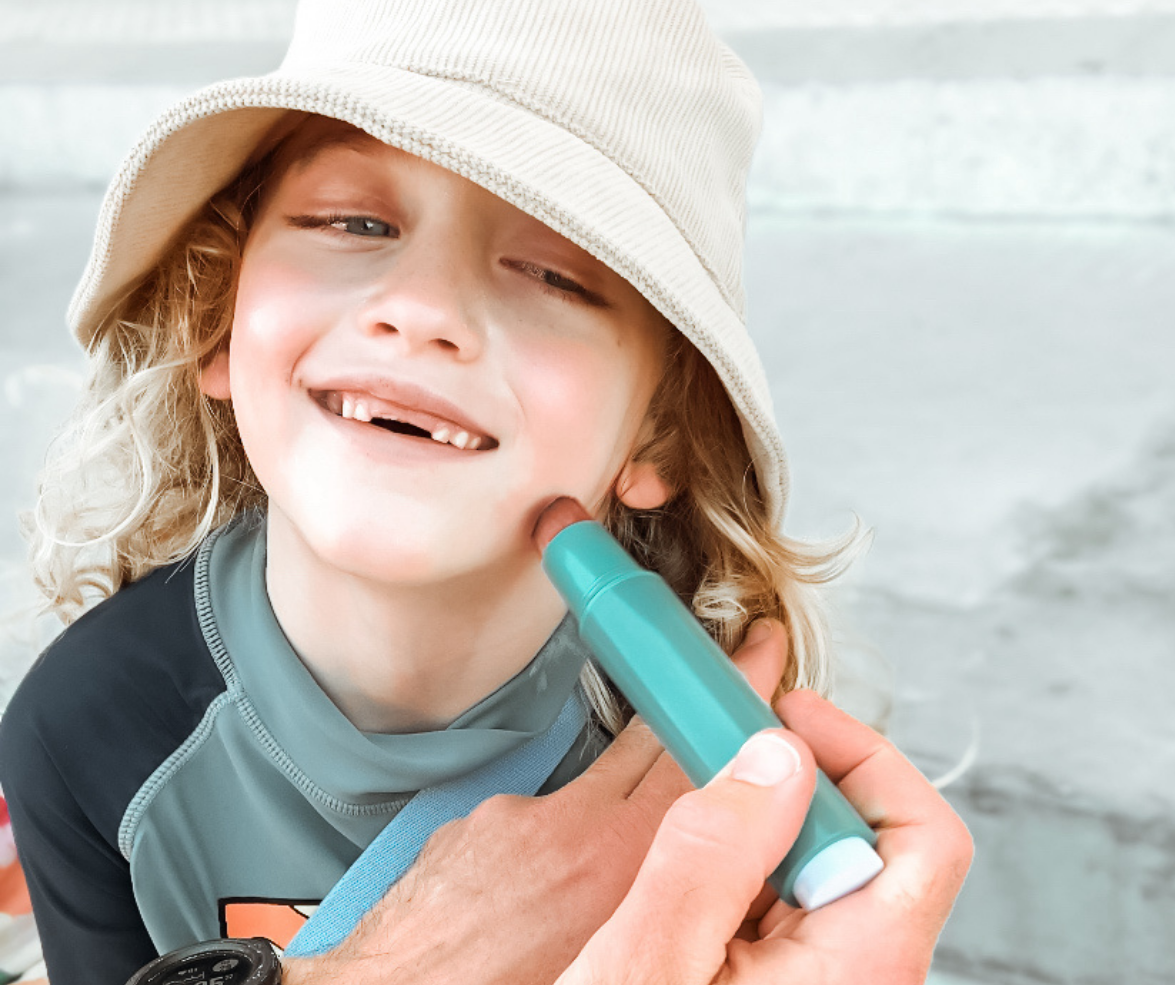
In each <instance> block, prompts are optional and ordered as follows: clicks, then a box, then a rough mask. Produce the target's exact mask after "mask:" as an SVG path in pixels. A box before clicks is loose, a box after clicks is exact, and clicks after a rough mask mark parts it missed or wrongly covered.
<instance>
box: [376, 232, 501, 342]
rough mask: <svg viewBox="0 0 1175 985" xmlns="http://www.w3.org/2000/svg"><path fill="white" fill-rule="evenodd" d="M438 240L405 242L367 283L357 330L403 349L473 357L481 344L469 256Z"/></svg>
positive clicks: (480, 314)
mask: <svg viewBox="0 0 1175 985" xmlns="http://www.w3.org/2000/svg"><path fill="white" fill-rule="evenodd" d="M464 252H465V251H463V250H461V249H460V248H458V247H456V246H455V244H450V243H446V241H445V238H444V237H433V238H431V239H429V240H426V239H425V238H424V237H420V238H419V239H415V240H413V239H411V238H410V239H409V241H408V242H405V243H404V245H403V247H402V248H401V249H400V250H398V251H396V254H395V256H394V258H393V259H391V260H390V262H389V266H388V268H387V269H386V271H385V272H384V273H383V274H382V276H380V277H379V279H378V281H377V282H376V283H375V284H373V285H372V293H371V295H370V297H369V298H368V300H367V302H366V303H365V305H364V307H363V309H362V311H361V312H360V316H359V317H360V327H361V328H362V330H363V331H365V332H368V333H370V334H373V335H391V336H396V337H398V338H399V339H400V340H401V344H402V345H403V346H404V347H405V348H406V349H409V350H414V351H427V350H429V349H433V350H440V351H446V352H452V353H455V354H456V355H458V356H459V357H460V358H462V359H463V360H467V359H472V358H475V357H476V356H477V355H478V354H480V352H481V350H482V347H483V345H484V326H483V325H482V320H483V315H482V312H481V311H480V305H479V304H478V302H477V299H478V295H479V291H478V289H477V285H476V282H475V281H476V273H475V270H474V264H473V262H472V258H470V257H468V256H464V255H463V253H464Z"/></svg>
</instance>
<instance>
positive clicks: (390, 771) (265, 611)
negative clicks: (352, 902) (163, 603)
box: [119, 514, 606, 952]
mask: <svg viewBox="0 0 1175 985" xmlns="http://www.w3.org/2000/svg"><path fill="white" fill-rule="evenodd" d="M195 564H196V566H197V567H196V572H195V585H196V589H195V590H196V607H197V612H198V615H199V620H200V626H201V630H202V632H203V635H204V638H205V641H206V643H207V645H208V647H209V650H210V651H211V653H212V655H213V658H214V660H215V661H216V664H217V667H218V668H219V670H220V672H221V674H222V676H223V677H224V679H225V683H226V691H225V692H224V693H223V694H221V695H220V696H218V697H217V698H216V699H215V700H214V701H213V703H212V704H211V705H210V706H209V708H208V710H207V712H206V713H205V715H204V718H203V720H202V721H201V723H200V725H199V726H198V727H197V728H196V730H195V731H194V732H193V733H192V734H191V735H190V736H189V737H188V740H187V741H186V742H185V743H184V744H183V745H182V746H181V747H180V748H179V749H177V750H176V751H175V753H173V754H172V755H171V756H170V757H169V758H168V759H167V760H166V761H165V762H164V763H163V764H162V765H161V766H160V767H159V768H158V769H157V770H156V771H155V772H154V773H153V774H152V776H151V777H150V778H149V779H148V780H147V782H146V783H144V784H143V786H142V788H140V790H139V792H138V794H137V795H136V797H135V798H134V799H133V800H132V802H131V804H130V806H129V807H128V808H127V811H126V814H125V815H124V817H123V822H122V826H121V829H120V832H119V843H120V847H121V849H122V851H123V853H124V855H126V857H127V858H128V859H129V861H130V868H131V879H132V883H133V885H134V892H135V898H136V901H137V903H138V905H139V909H140V912H141V914H142V916H143V919H144V922H145V924H146V926H147V929H148V931H149V933H150V934H151V937H152V940H153V941H154V943H155V944H156V946H157V947H158V948H159V949H160V951H161V952H163V951H167V950H172V949H174V948H176V947H180V946H183V945H185V944H188V943H191V942H193V941H197V940H207V939H210V938H214V937H218V936H220V935H221V934H222V932H223V928H222V926H221V905H222V904H223V903H224V902H225V901H228V900H234V899H237V900H241V899H253V900H274V901H277V900H285V901H289V902H296V903H313V902H317V901H319V900H321V899H322V898H323V897H324V896H325V895H326V893H327V892H328V891H329V890H330V888H331V887H332V886H333V885H334V884H335V882H337V881H338V879H339V878H340V877H341V876H342V874H343V873H344V872H345V871H346V870H347V868H349V867H350V865H351V863H352V862H354V860H355V859H356V858H358V856H359V854H360V853H361V852H362V851H363V849H364V848H366V846H367V845H368V844H369V843H370V842H371V840H372V839H373V838H374V837H375V836H376V835H377V834H378V833H379V832H380V831H381V830H382V829H383V827H384V826H385V825H386V824H387V823H388V821H389V820H390V819H391V818H392V817H394V816H395V815H396V813H397V812H398V811H399V810H400V809H401V808H402V807H403V806H404V804H406V803H407V802H408V800H409V799H410V798H411V797H412V795H413V794H414V793H415V792H416V791H418V790H420V789H422V788H423V787H425V786H431V785H433V784H435V783H439V782H442V781H444V780H448V779H453V778H455V777H458V776H462V775H464V774H465V773H467V772H470V771H472V770H474V769H477V768H478V767H480V766H482V765H484V764H485V763H487V762H489V761H491V760H493V759H495V758H497V757H498V756H501V755H503V754H504V753H506V752H509V751H511V750H513V749H516V748H518V747H519V746H520V745H522V744H523V743H525V742H526V741H528V740H529V739H531V738H532V737H534V736H535V735H538V734H540V733H541V732H543V731H545V730H546V729H547V728H548V727H549V726H550V725H551V723H553V722H554V720H555V718H556V717H557V716H558V714H559V711H560V709H561V708H562V706H563V704H564V703H565V702H566V700H567V698H568V696H569V695H570V694H571V693H572V692H573V690H575V689H576V681H577V679H578V674H579V670H580V668H581V667H582V665H583V661H584V659H585V657H586V650H585V648H584V645H583V643H582V642H581V641H580V639H579V635H578V633H577V632H576V629H575V625H574V622H573V621H572V620H571V618H570V617H567V618H565V619H564V620H563V622H562V623H561V624H560V625H559V627H558V628H557V629H556V631H555V632H554V633H553V634H552V635H551V637H550V638H549V639H548V640H547V642H546V643H545V644H544V645H543V647H542V648H541V649H540V651H539V653H538V654H537V655H536V656H535V658H534V659H533V660H532V661H531V662H530V663H529V664H528V665H527V666H526V667H525V668H524V669H523V670H522V671H520V672H519V673H518V674H517V675H516V676H515V677H513V678H511V679H510V680H509V681H507V682H506V683H505V684H503V685H502V686H501V687H500V688H498V689H497V690H496V691H494V692H493V693H492V694H490V695H488V696H487V697H486V698H484V699H483V700H481V701H480V702H478V703H477V704H475V705H474V706H473V707H472V708H470V709H469V710H468V711H466V712H465V713H463V714H462V715H461V716H460V717H458V718H457V719H456V720H455V721H454V722H453V723H452V724H450V725H449V726H448V727H447V728H446V729H442V730H437V731H433V732H420V733H411V734H395V735H384V734H375V733H365V732H361V731H359V730H358V729H357V728H355V726H353V725H352V724H351V723H350V721H349V720H348V719H347V718H346V716H344V715H343V714H342V713H341V712H340V711H339V710H338V708H337V707H336V706H335V705H334V703H333V702H332V701H331V700H330V698H329V697H328V696H327V695H326V694H325V693H324V692H323V691H322V689H321V688H319V687H318V685H317V684H316V682H315V681H314V679H313V677H312V676H311V675H310V673H309V671H307V669H306V668H305V666H304V665H303V664H302V662H301V660H300V659H299V658H298V656H297V654H296V653H295V652H294V650H293V648H292V647H291V646H290V644H289V642H288V641H287V640H286V638H285V635H284V634H283V633H282V631H281V627H280V626H279V625H278V623H277V620H276V618H275V617H274V614H273V610H272V608H271V607H270V604H269V599H268V595H267V593H266V590H265V526H264V519H263V518H262V517H260V516H259V515H257V514H246V515H245V516H242V517H239V518H238V519H237V520H235V521H234V522H233V523H232V524H230V525H229V526H227V527H225V528H222V529H221V530H219V531H217V532H216V533H215V534H213V535H212V537H210V538H209V539H208V541H207V542H206V543H205V544H204V545H203V546H202V547H201V549H200V552H199V553H198V555H197V557H196V559H195ZM581 700H582V695H581ZM605 744H606V740H605V739H604V737H603V736H602V735H601V734H600V733H599V732H598V731H597V730H595V729H594V728H593V727H592V726H590V725H589V727H588V729H587V730H585V732H584V734H583V735H581V736H580V738H579V740H578V741H577V742H576V745H575V746H574V747H573V748H572V750H571V752H570V753H569V754H568V755H567V756H566V757H565V758H564V760H563V762H562V763H561V764H560V765H559V767H558V768H557V769H556V771H555V773H554V774H552V777H551V779H550V780H549V781H548V782H547V784H546V785H545V786H544V788H543V790H542V791H540V792H549V791H550V790H553V789H557V788H558V787H559V786H562V785H563V784H564V783H566V782H569V781H570V780H571V779H573V778H574V777H575V776H577V775H579V773H581V772H582V771H583V770H584V769H586V768H587V766H588V765H589V764H590V763H591V762H592V761H593V760H594V759H595V757H596V756H597V755H598V754H599V752H600V751H601V750H602V748H603V746H604V745H605Z"/></svg>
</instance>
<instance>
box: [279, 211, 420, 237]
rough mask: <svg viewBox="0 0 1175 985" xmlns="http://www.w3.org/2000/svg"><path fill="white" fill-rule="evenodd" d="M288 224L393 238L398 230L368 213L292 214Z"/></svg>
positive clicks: (398, 232) (353, 234) (352, 234)
mask: <svg viewBox="0 0 1175 985" xmlns="http://www.w3.org/2000/svg"><path fill="white" fill-rule="evenodd" d="M289 222H290V225H292V226H296V227H297V228H299V229H324V228H329V229H335V230H338V231H339V232H340V233H345V234H347V235H349V236H368V237H375V238H395V237H396V236H398V235H399V234H400V231H399V230H398V229H397V228H396V227H395V226H393V225H392V224H391V223H390V222H384V221H383V220H382V219H376V218H375V217H374V216H369V215H292V216H290V217H289Z"/></svg>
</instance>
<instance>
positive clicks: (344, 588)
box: [266, 509, 566, 733]
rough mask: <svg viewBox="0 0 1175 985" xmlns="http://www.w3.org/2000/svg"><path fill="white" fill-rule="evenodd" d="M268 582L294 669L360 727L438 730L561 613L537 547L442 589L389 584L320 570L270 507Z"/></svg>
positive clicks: (513, 670) (491, 687) (520, 657)
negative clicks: (528, 555) (300, 667)
mask: <svg viewBox="0 0 1175 985" xmlns="http://www.w3.org/2000/svg"><path fill="white" fill-rule="evenodd" d="M266 587H267V589H268V592H269V598H270V604H271V605H272V606H273V611H274V614H275V616H276V617H277V620H278V623H279V624H280V625H281V627H282V630H283V631H284V633H285V634H286V637H287V639H288V640H289V642H290V644H291V645H292V646H293V648H294V650H295V651H296V652H297V653H298V655H299V657H300V658H301V659H302V662H303V663H304V664H305V666H306V667H307V669H308V670H309V671H310V673H311V675H312V676H313V677H314V679H315V681H316V682H317V683H318V685H319V687H321V688H322V689H323V691H324V692H325V693H326V694H327V695H328V696H329V697H330V699H331V700H332V701H333V702H334V704H335V705H336V707H338V709H339V710H340V711H341V712H342V713H343V714H344V715H346V716H347V718H348V719H349V720H350V721H351V722H352V724H354V725H355V726H356V728H358V729H360V730H361V731H364V732H380V733H395V732H423V731H431V730H435V729H443V728H445V727H446V726H447V725H448V724H449V723H450V722H452V721H453V720H454V719H455V718H457V717H458V716H459V715H461V713H462V712H464V711H465V710H467V709H468V708H470V707H472V706H473V705H474V704H476V703H477V702H478V701H480V700H481V699H482V698H484V697H486V696H487V695H489V694H491V693H493V692H494V691H495V690H497V689H498V688H499V687H500V686H501V685H502V684H504V683H505V682H506V681H508V680H509V679H510V678H511V677H513V676H514V675H515V674H517V673H518V672H519V671H520V670H522V669H523V668H524V667H525V666H526V665H527V664H528V663H529V662H530V661H531V660H532V659H533V658H534V656H535V654H536V653H537V652H538V651H539V649H540V648H541V647H542V645H543V644H544V643H545V642H546V641H547V639H548V638H549V637H550V635H551V633H552V632H554V630H555V628H556V627H557V626H558V625H559V622H560V620H561V619H562V618H563V616H564V614H565V613H566V606H565V605H564V603H563V600H562V599H561V598H560V597H559V595H558V593H557V592H556V591H555V589H554V587H553V586H552V585H551V583H550V581H549V580H548V579H547V577H546V575H545V574H544V573H543V571H542V569H541V567H540V566H539V560H538V554H537V552H535V553H534V559H533V562H529V561H523V562H521V563H516V564H514V565H513V566H510V567H507V566H503V568H502V570H496V571H494V572H478V573H477V574H476V575H469V576H466V577H464V578H459V579H453V580H451V581H448V582H445V583H442V584H429V585H421V586H413V585H394V586H389V585H385V584H380V583H375V582H372V581H370V580H368V579H364V578H361V577H357V576H352V575H347V574H345V573H340V572H338V571H337V570H329V571H328V570H326V569H325V568H324V566H323V565H322V564H321V562H319V561H318V560H317V559H316V558H315V557H314V556H313V553H312V552H311V550H310V548H309V546H308V545H307V544H306V543H305V542H304V541H303V540H302V539H301V538H300V537H299V536H298V533H297V531H296V530H295V529H294V528H293V527H292V525H290V524H289V523H288V522H286V521H285V518H284V517H282V515H281V514H280V512H278V511H275V510H272V509H271V512H270V517H269V525H268V545H267V559H266ZM324 616H326V618H324Z"/></svg>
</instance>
